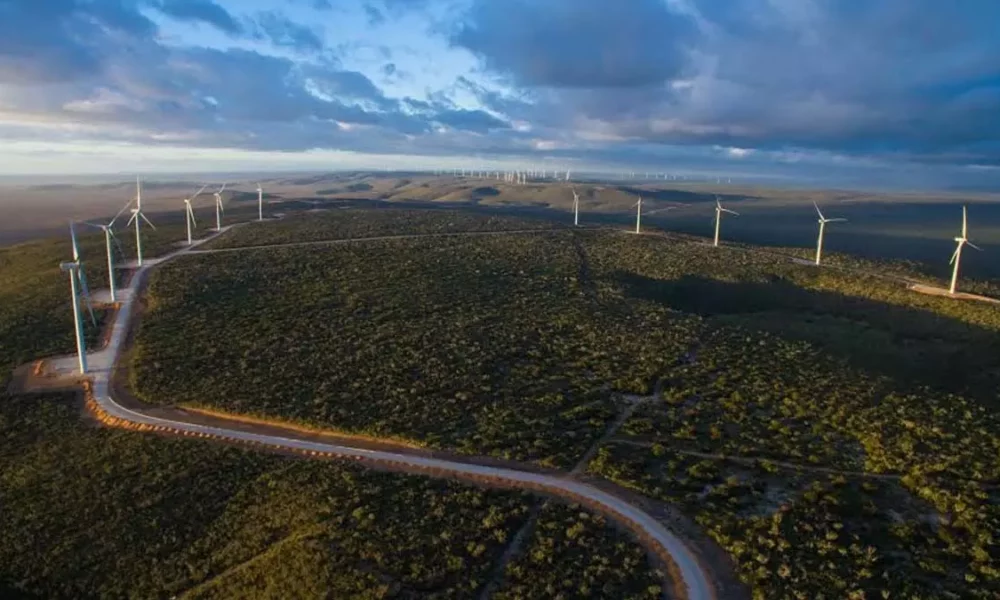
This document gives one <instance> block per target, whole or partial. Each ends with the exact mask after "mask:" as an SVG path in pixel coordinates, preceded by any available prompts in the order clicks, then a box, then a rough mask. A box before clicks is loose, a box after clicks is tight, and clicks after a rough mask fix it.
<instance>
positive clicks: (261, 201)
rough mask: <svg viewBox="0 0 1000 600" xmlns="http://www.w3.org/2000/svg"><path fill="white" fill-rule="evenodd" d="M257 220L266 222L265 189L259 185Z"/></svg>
mask: <svg viewBox="0 0 1000 600" xmlns="http://www.w3.org/2000/svg"><path fill="white" fill-rule="evenodd" d="M257 220H258V221H263V220H264V188H262V187H260V184H259V183H258V184H257Z"/></svg>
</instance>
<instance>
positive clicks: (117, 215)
mask: <svg viewBox="0 0 1000 600" xmlns="http://www.w3.org/2000/svg"><path fill="white" fill-rule="evenodd" d="M130 206H132V201H131V200H129V201H128V202H126V203H125V206H123V207H122V209H121V210H120V211H118V214H116V215H115V216H114V217H113V218H112V219H111V222H110V223H108V227H109V228H110V227H114V226H115V221H117V220H118V217H120V216H122V214H123V213H124V212H125V211H126V210H128V207H130Z"/></svg>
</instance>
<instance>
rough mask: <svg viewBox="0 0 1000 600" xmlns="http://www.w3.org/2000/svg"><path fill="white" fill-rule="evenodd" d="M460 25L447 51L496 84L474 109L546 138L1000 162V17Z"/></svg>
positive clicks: (755, 4) (557, 9) (558, 11)
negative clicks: (549, 134)
mask: <svg viewBox="0 0 1000 600" xmlns="http://www.w3.org/2000/svg"><path fill="white" fill-rule="evenodd" d="M456 21H457V23H456V24H455V25H454V26H453V27H452V31H451V35H450V40H451V43H452V44H454V45H455V46H457V47H460V48H464V49H466V50H468V51H469V52H471V53H472V54H473V55H474V56H475V57H476V58H477V59H478V60H479V63H480V65H481V67H482V68H483V69H484V70H485V73H486V74H487V75H488V76H489V77H492V78H493V83H492V84H490V83H480V84H479V85H480V89H478V90H476V94H477V97H478V98H479V99H480V100H481V101H482V102H483V103H484V104H485V105H487V106H489V107H490V108H491V109H494V110H498V111H500V112H502V113H503V114H507V115H508V116H513V115H515V114H517V116H518V118H528V119H529V120H531V121H532V122H533V123H534V124H535V125H536V126H539V127H550V128H558V129H561V130H564V131H565V130H567V129H568V128H570V127H572V128H574V129H575V130H576V131H577V134H578V137H584V138H587V137H589V138H591V139H593V138H597V137H602V138H607V139H612V138H618V139H627V140H631V141H632V142H635V143H645V144H649V145H650V146H651V147H652V146H655V145H661V144H680V145H689V146H694V145H705V146H709V147H711V146H723V147H736V148H744V147H754V148H764V149H773V150H780V149H803V150H813V151H816V152H834V153H838V154H855V155H859V156H861V155H871V154H878V153H884V154H885V155H886V156H887V157H890V159H891V158H896V157H898V158H900V159H903V160H916V161H923V162H943V163H949V162H952V161H957V162H964V161H973V162H977V163H981V164H995V163H997V162H998V161H1000V142H998V140H1000V118H998V116H997V115H1000V61H998V59H997V57H998V56H1000V37H998V36H996V35H995V31H994V32H993V33H991V31H992V30H993V29H994V28H995V24H996V23H998V22H1000V4H998V3H996V2H989V1H986V0H967V1H964V2H957V3H939V2H935V1H933V0H884V1H882V2H877V3H868V2H853V1H852V2H839V3H830V2H821V1H819V0H700V1H695V0H669V1H663V0H648V1H647V0H639V1H636V2H627V3H619V4H617V5H616V6H615V8H614V10H607V3H606V2H603V1H602V0H533V1H531V2H528V1H527V0H511V1H510V2H504V3H502V5H501V4H500V3H496V2H491V1H489V0H472V2H471V4H470V7H469V9H468V11H467V12H465V13H464V14H461V15H459V17H457V19H456ZM487 81H488V80H487ZM505 90H506V91H505ZM510 90H515V91H517V93H516V94H515V95H514V96H513V97H514V98H515V99H516V100H515V102H514V104H513V105H510V104H509V102H510V100H511V94H510ZM525 98H526V99H528V103H527V104H528V105H527V106H525V105H524V103H523V102H521V99H525ZM505 104H507V106H505Z"/></svg>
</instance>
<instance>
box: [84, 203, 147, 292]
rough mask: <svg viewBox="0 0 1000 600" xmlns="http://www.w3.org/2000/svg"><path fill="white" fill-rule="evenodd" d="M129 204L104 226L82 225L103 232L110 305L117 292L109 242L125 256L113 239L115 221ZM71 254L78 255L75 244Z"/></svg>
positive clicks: (95, 224)
mask: <svg viewBox="0 0 1000 600" xmlns="http://www.w3.org/2000/svg"><path fill="white" fill-rule="evenodd" d="M131 204H132V203H131V202H129V203H128V204H126V205H125V206H123V207H122V209H121V210H120V211H118V214H117V215H115V216H114V218H113V219H111V221H110V222H108V223H107V224H106V225H102V224H100V223H84V225H88V226H90V227H96V228H97V229H100V230H102V231H104V245H105V247H106V248H107V251H108V284H109V287H110V289H111V303H112V304H114V303H115V302H118V290H117V288H116V287H115V258H114V251H113V250H112V248H111V242H112V241H114V243H115V245H116V246H118V251H119V252H121V254H122V256H124V255H125V251H124V250H122V247H121V243H120V242H119V241H118V238H117V237H115V230H114V227H115V221H117V220H118V217H120V216H122V214H123V213H124V212H125V211H126V210H128V207H129V206H130V205H131ZM70 231H71V232H72V226H71V227H70ZM73 238H74V242H75V238H76V236H75V234H74V235H73ZM73 254H74V256H75V255H76V254H78V252H77V251H76V244H75V243H74V250H73Z"/></svg>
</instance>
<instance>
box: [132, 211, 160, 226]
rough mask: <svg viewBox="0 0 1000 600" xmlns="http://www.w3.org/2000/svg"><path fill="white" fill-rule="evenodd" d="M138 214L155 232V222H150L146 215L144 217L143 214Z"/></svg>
mask: <svg viewBox="0 0 1000 600" xmlns="http://www.w3.org/2000/svg"><path fill="white" fill-rule="evenodd" d="M136 214H138V215H139V216H140V217H142V220H143V221H145V222H146V223H148V224H149V226H150V227H152V228H153V230H156V225H153V222H152V221H150V220H149V219H147V218H146V215H144V214H142V213H136Z"/></svg>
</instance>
